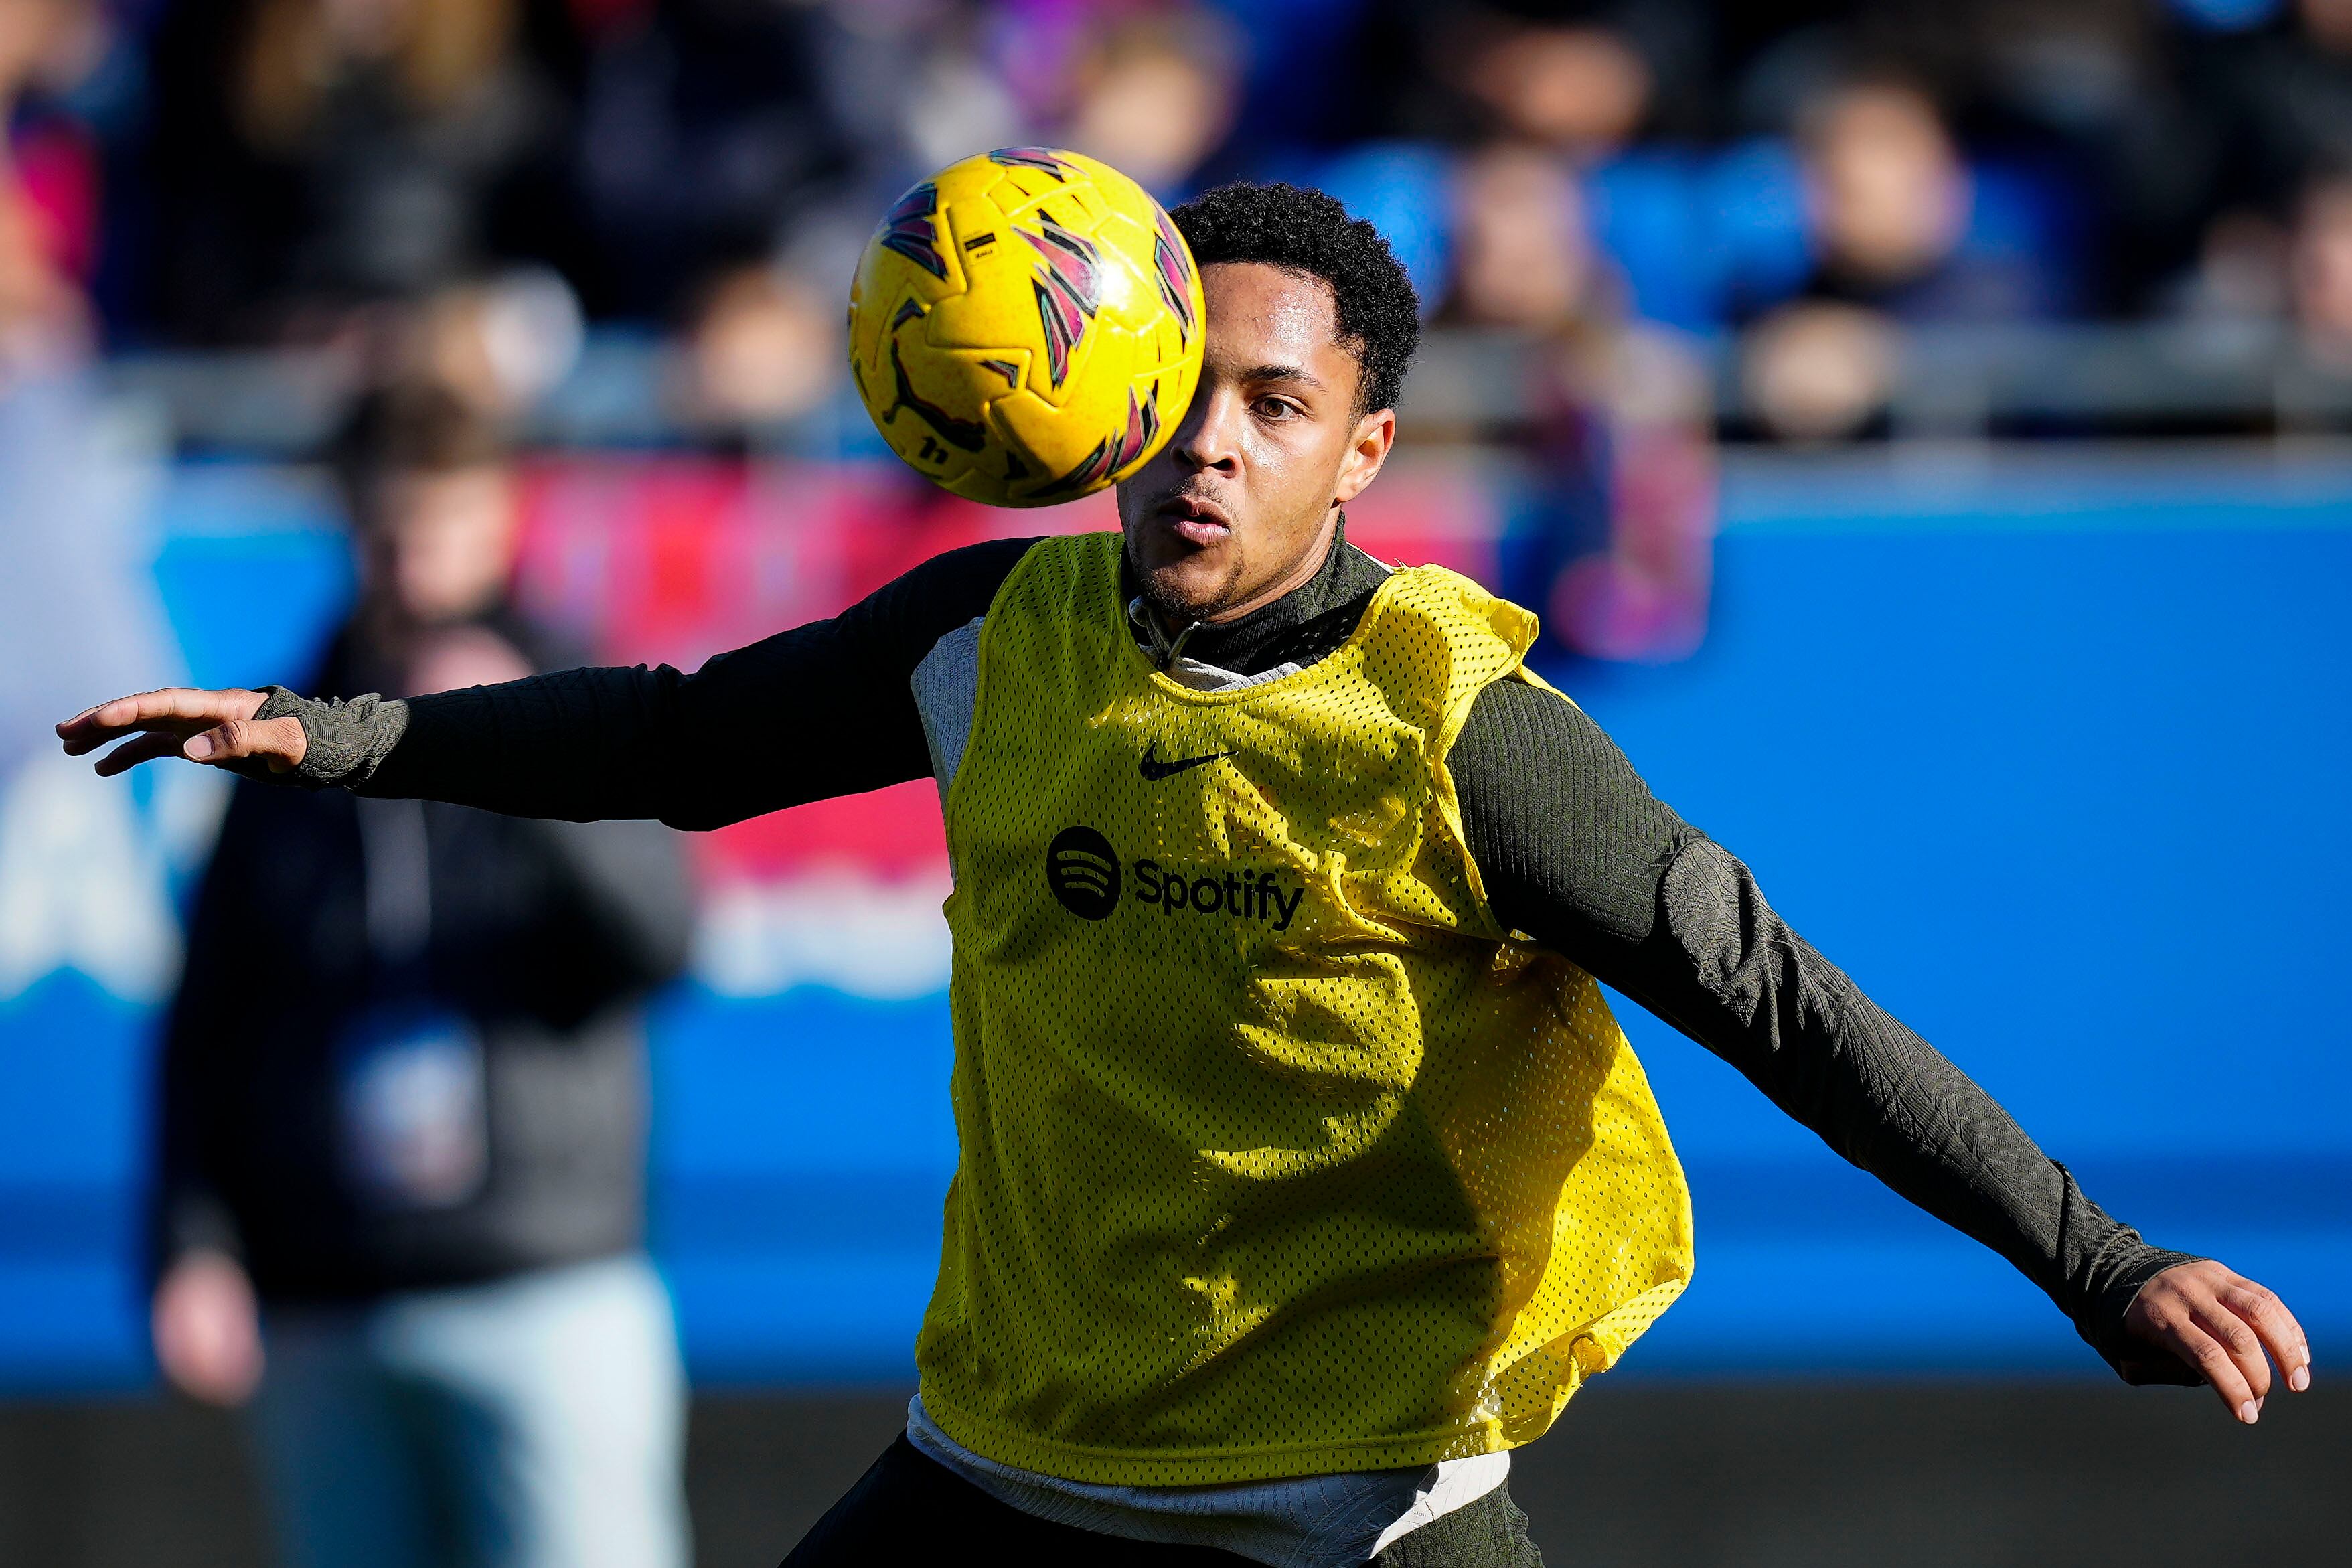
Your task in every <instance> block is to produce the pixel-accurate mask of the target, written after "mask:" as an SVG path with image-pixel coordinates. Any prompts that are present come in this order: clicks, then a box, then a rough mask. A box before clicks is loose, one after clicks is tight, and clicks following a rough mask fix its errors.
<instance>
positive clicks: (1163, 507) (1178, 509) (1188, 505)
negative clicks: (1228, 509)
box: [1152, 496, 1234, 544]
mask: <svg viewBox="0 0 2352 1568" xmlns="http://www.w3.org/2000/svg"><path fill="white" fill-rule="evenodd" d="M1152 515H1153V516H1155V517H1159V518H1161V519H1164V520H1165V521H1167V523H1168V525H1169V528H1170V529H1171V531H1173V532H1174V533H1175V535H1176V537H1177V538H1179V539H1181V540H1183V541H1185V542H1187V543H1191V544H1220V543H1223V542H1224V541H1225V540H1227V539H1229V538H1231V537H1232V535H1233V531H1234V525H1233V520H1232V519H1231V518H1229V517H1227V516H1226V515H1225V511H1224V509H1223V507H1220V506H1218V505H1217V504H1216V503H1215V502H1214V501H1207V500H1201V499H1200V498H1199V497H1197V496H1173V497H1171V498H1170V499H1169V500H1164V501H1161V502H1160V504H1159V505H1158V506H1157V507H1154V508H1153V509H1152Z"/></svg>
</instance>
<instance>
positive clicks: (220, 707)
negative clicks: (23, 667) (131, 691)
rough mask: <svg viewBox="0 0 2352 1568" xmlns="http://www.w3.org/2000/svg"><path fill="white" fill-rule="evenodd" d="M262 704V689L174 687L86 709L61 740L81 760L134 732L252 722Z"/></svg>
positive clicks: (62, 728)
mask: <svg viewBox="0 0 2352 1568" xmlns="http://www.w3.org/2000/svg"><path fill="white" fill-rule="evenodd" d="M260 706H261V693H260V692H258V691H247V690H243V689H235V688H232V689H227V690H222V691H205V690H200V689H196V688H194V687H190V686H171V687H165V688H163V689H161V690H158V691H142V692H139V693H137V694H136V695H134V696H131V697H118V698H116V699H115V700H113V701H111V702H101V703H100V704H99V705H98V706H97V707H95V708H86V709H84V710H82V711H80V712H79V713H77V714H75V715H74V716H73V717H72V718H70V719H68V720H67V721H65V722H64V723H62V724H59V725H58V740H60V741H62V742H65V749H66V754H67V755H68V756H75V757H79V756H82V755H85V754H87V753H88V752H94V751H96V750H97V749H98V748H99V747H100V746H102V745H104V744H106V742H109V741H111V740H114V739H116V738H118V737H120V736H122V735H127V734H129V733H131V731H134V730H147V729H157V728H168V727H173V726H177V727H178V729H177V732H178V733H180V734H192V733H194V732H196V731H201V730H205V729H209V728H211V727H212V726H213V725H215V724H219V723H221V722H223V721H228V720H236V719H250V718H252V717H253V714H254V710H256V709H257V708H259V707H260Z"/></svg>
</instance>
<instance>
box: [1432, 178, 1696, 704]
mask: <svg viewBox="0 0 2352 1568" xmlns="http://www.w3.org/2000/svg"><path fill="white" fill-rule="evenodd" d="M1454 214H1455V216H1454V230H1455V232H1454V253H1455V258H1456V260H1455V269H1454V288H1453V293H1452V296H1451V298H1450V299H1449V300H1448V301H1447V303H1446V307H1445V315H1446V317H1447V318H1448V319H1449V320H1452V321H1456V322H1458V323H1460V324H1462V325H1465V326H1478V327H1499V328H1507V329H1511V330H1514V331H1521V332H1526V333H1529V334H1531V335H1532V336H1533V337H1534V338H1535V339H1536V341H1537V344H1538V350H1537V353H1536V356H1535V358H1534V360H1533V363H1532V375H1531V384H1530V385H1529V386H1528V389H1527V396H1528V414H1529V417H1528V425H1527V427H1526V434H1525V437H1524V440H1525V444H1526V448H1527V451H1528V457H1529V458H1530V459H1531V462H1532V465H1533V468H1534V470H1535V475H1536V485H1537V489H1538V495H1537V498H1536V508H1535V510H1536V514H1537V515H1536V518H1535V521H1536V523H1537V525H1538V526H1537V529H1536V531H1535V532H1536V541H1537V557H1536V559H1535V560H1534V561H1532V562H1525V563H1521V564H1520V565H1519V566H1518V567H1517V572H1519V573H1521V574H1532V575H1534V576H1535V577H1536V578H1537V579H1538V581H1537V583H1536V584H1535V588H1536V591H1535V592H1534V593H1533V594H1531V595H1528V596H1529V597H1531V598H1533V599H1535V600H1537V601H1538V602H1540V603H1543V604H1545V605H1547V606H1548V609H1549V618H1548V625H1549V626H1550V628H1551V630H1552V632H1553V634H1554V635H1555V636H1557V637H1559V638H1560V640H1561V641H1562V642H1564V643H1566V644H1567V645H1568V646H1569V647H1573V648H1575V649H1577V650H1578V651H1580V652H1582V653H1586V654H1590V655H1592V656H1595V657H1598V658H1637V659H1654V658H1679V657H1681V656H1683V655H1685V654H1687V653H1689V652H1690V651H1691V650H1692V649H1693V648H1694V647H1696V646H1697V644H1698V640H1699V637H1700V636H1701V634H1702V633H1703V631H1704V630H1705V627H1706V604H1707V592H1708V584H1709V581H1710V572H1711V555H1712V542H1713V538H1714V532H1715V519H1716V491H1715V469H1714V453H1713V446H1712V439H1711V436H1710V413H1711V410H1710V406H1709V399H1708V395H1707V386H1706V375H1705V373H1704V370H1703V368H1702V367H1701V365H1700V364H1699V363H1698V361H1697V359H1696V356H1695V355H1694V354H1693V353H1691V351H1690V350H1689V348H1688V347H1686V346H1685V343H1684V342H1683V341H1682V340H1681V339H1679V338H1677V337H1676V336H1675V335H1673V334H1671V333H1668V332H1665V331H1662V330H1659V329H1657V328H1654V327H1649V326H1644V325H1642V324H1639V323H1633V322H1628V321H1624V320H1623V319H1622V310H1621V307H1620V305H1619V303H1618V300H1617V296H1618V295H1619V293H1620V292H1621V285H1620V284H1619V283H1618V280H1617V279H1614V278H1613V277H1612V276H1611V275H1610V272H1609V269H1608V268H1607V265H1606V263H1605V262H1604V261H1603V260H1602V259H1601V258H1600V257H1599V256H1598V255H1597V254H1596V252H1595V251H1594V248H1593V246H1592V242H1591V234H1590V229H1589V226H1588V224H1587V221H1586V215H1585V212H1584V207H1583V203H1582V200H1581V197H1580V194H1579V187H1578V185H1577V184H1576V182H1575V180H1574V178H1573V176H1572V175H1571V174H1570V171H1569V169H1568V168H1566V167H1565V166H1563V164H1562V163H1561V161H1560V160H1559V158H1558V157H1557V156H1556V155H1554V154H1551V153H1547V152H1544V151H1541V150H1538V149H1536V148H1533V147H1528V146H1523V145H1514V144H1510V143H1500V144H1496V145H1494V146H1491V147H1488V148H1486V149H1484V150H1483V151H1481V152H1479V153H1475V154H1474V155H1473V156H1472V157H1470V158H1468V159H1467V160H1465V163H1463V165H1462V167H1461V170H1460V172H1459V177H1458V184H1457V187H1456V201H1455V209H1454Z"/></svg>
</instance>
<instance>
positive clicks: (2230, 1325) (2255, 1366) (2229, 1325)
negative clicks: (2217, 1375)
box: [2190, 1297, 2271, 1426]
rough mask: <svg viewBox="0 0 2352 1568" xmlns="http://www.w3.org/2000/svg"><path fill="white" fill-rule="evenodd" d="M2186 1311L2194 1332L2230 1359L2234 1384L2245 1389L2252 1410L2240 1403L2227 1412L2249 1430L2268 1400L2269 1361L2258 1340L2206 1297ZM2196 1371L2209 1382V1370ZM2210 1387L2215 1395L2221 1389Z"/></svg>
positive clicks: (2234, 1400)
mask: <svg viewBox="0 0 2352 1568" xmlns="http://www.w3.org/2000/svg"><path fill="white" fill-rule="evenodd" d="M2190 1310H2191V1312H2192V1313H2193V1317H2192V1319H2191V1321H2193V1322H2194V1323H2195V1324H2196V1326H2197V1328H2198V1329H2199V1330H2200V1331H2202V1332H2203V1333H2204V1335H2205V1337H2206V1338H2207V1339H2208V1340H2210V1341H2211V1342H2213V1343H2214V1344H2215V1345H2218V1346H2219V1347H2220V1348H2221V1352H2222V1353H2223V1354H2224V1355H2226V1356H2228V1357H2229V1358H2230V1365H2231V1367H2232V1368H2233V1369H2235V1371H2236V1372H2237V1374H2238V1384H2240V1385H2242V1387H2243V1388H2244V1389H2245V1393H2246V1397H2248V1398H2251V1399H2252V1401H2253V1408H2252V1410H2251V1411H2249V1410H2248V1409H2247V1408H2246V1405H2245V1400H2244V1399H2239V1398H2231V1399H2230V1400H2229V1405H2230V1408H2231V1411H2232V1412H2234V1413H2235V1414H2236V1415H2237V1417H2238V1419H2239V1420H2241V1421H2243V1422H2244V1423H2245V1424H2246V1425H2247V1426H2252V1425H2253V1424H2254V1421H2255V1419H2256V1417H2258V1416H2260V1415H2261V1414H2262V1409H2263V1400H2265V1399H2268V1398H2269V1397H2270V1396H2271V1358H2270V1357H2269V1356H2268V1355H2266V1354H2264V1353H2263V1342H2262V1339H2261V1337H2260V1336H2259V1335H2257V1334H2256V1333H2255V1332H2254V1331H2253V1330H2252V1329H2251V1328H2249V1327H2248V1326H2247V1325H2246V1322H2245V1320H2244V1319H2242V1318H2241V1317H2239V1316H2238V1314H2237V1313H2235V1312H2232V1311H2231V1310H2230V1309H2229V1308H2227V1307H2225V1306H2223V1305H2221V1301H2220V1300H2216V1299H2213V1298H2211V1297H2208V1298H2207V1299H2206V1300H2200V1301H2198V1302H2197V1303H2196V1304H2195V1305H2194V1306H2193V1307H2192V1308H2191V1309H2190ZM2199 1370H2200V1371H2203V1372H2205V1373H2206V1381H2207V1382H2209V1383H2212V1382H2213V1378H2212V1374H2211V1372H2210V1368H2207V1367H2205V1366H2202V1365H2200V1368H2199ZM2213 1386H2214V1388H2215V1389H2216V1390H2217V1391H2219V1390H2220V1389H2221V1384H2218V1383H2214V1384H2213Z"/></svg>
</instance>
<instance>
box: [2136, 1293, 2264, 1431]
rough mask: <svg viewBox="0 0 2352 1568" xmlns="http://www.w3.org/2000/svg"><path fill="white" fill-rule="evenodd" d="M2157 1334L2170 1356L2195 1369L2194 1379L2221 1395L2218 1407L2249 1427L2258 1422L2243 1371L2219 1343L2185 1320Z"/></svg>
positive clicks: (2254, 1400)
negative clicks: (2174, 1356) (2159, 1334)
mask: <svg viewBox="0 0 2352 1568" xmlns="http://www.w3.org/2000/svg"><path fill="white" fill-rule="evenodd" d="M2159 1332H2160V1333H2161V1334H2162V1336H2163V1340H2164V1342H2165V1344H2166V1345H2167V1346H2168V1348H2169V1349H2170V1350H2171V1351H2172V1352H2173V1353H2174V1354H2176V1355H2178V1356H2179V1358H2180V1359H2181V1360H2183V1361H2185V1362H2187V1363H2189V1365H2191V1366H2193V1367H2195V1368H2196V1369H2197V1373H2198V1375H2199V1376H2200V1377H2202V1378H2203V1379H2204V1380H2205V1381H2206V1383H2208V1384H2210V1385H2211V1387H2212V1390H2213V1392H2214V1393H2215V1394H2219V1395H2221V1405H2222V1407H2223V1408H2224V1409H2226V1410H2228V1411H2229V1412H2230V1414H2231V1415H2233V1416H2235V1417H2236V1418H2237V1419H2238V1420H2239V1421H2241V1422H2243V1423H2244V1424H2245V1425H2246V1426H2252V1425H2253V1424H2254V1423H2255V1422H2256V1421H2257V1420H2259V1419H2261V1417H2262V1405H2261V1403H2260V1402H2259V1400H2258V1398H2257V1396H2256V1395H2255V1394H2254V1391H2253V1389H2252V1387H2251V1386H2250V1385H2249V1384H2247V1382H2246V1374H2245V1373H2244V1371H2243V1370H2242V1368H2241V1367H2240V1366H2239V1364H2238V1362H2237V1359H2236V1358H2235V1357H2234V1356H2232V1355H2231V1353H2230V1352H2229V1350H2228V1349H2227V1348H2226V1347H2224V1346H2223V1345H2222V1344H2221V1342H2220V1341H2218V1340H2216V1339H2215V1338H2214V1337H2213V1336H2212V1335H2211V1334H2210V1333H2207V1332H2206V1331H2205V1330H2204V1328H2203V1327H2202V1326H2201V1325H2200V1324H2198V1323H2196V1322H2193V1321H2189V1319H2188V1318H2186V1317H2183V1318H2181V1319H2179V1321H2173V1322H2169V1323H2168V1324H2166V1325H2165V1326H2164V1327H2163V1328H2161V1329H2160V1330H2159Z"/></svg>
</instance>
